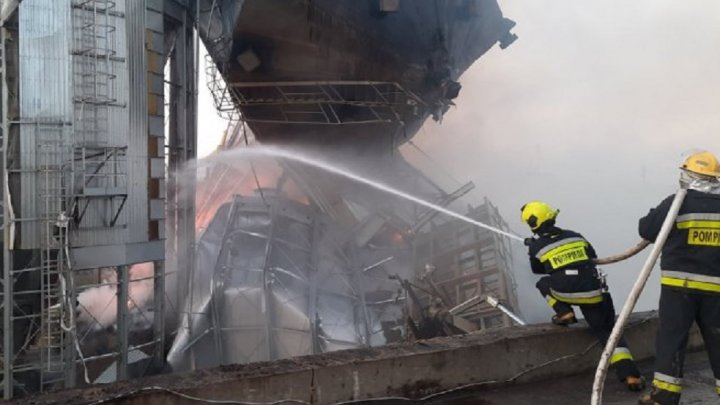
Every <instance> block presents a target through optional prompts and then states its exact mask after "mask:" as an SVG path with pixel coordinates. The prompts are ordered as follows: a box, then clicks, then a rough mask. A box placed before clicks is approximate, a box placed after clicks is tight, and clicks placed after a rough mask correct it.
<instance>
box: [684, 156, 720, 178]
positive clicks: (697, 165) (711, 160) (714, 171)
mask: <svg viewBox="0 0 720 405" xmlns="http://www.w3.org/2000/svg"><path fill="white" fill-rule="evenodd" d="M680 168H681V169H683V170H687V171H689V172H693V173H696V174H700V175H703V176H711V177H720V162H718V160H717V158H716V157H715V155H713V154H712V153H710V152H707V151H704V152H698V153H693V154H692V155H690V156H689V157H688V158H687V159H685V162H684V163H683V165H682V166H681V167H680Z"/></svg>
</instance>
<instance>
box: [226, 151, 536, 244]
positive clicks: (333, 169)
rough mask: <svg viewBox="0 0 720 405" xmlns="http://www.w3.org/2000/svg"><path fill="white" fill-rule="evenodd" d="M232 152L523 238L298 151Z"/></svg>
mask: <svg viewBox="0 0 720 405" xmlns="http://www.w3.org/2000/svg"><path fill="white" fill-rule="evenodd" d="M233 153H240V154H243V155H247V156H264V157H273V158H283V159H287V160H292V161H295V162H298V163H302V164H305V165H308V166H312V167H315V168H318V169H322V170H325V171H327V172H329V173H333V174H336V175H339V176H343V177H345V178H348V179H350V180H354V181H356V182H358V183H362V184H365V185H367V186H370V187H372V188H374V189H376V190H380V191H384V192H386V193H388V194H392V195H394V196H396V197H400V198H402V199H405V200H408V201H411V202H414V203H415V204H418V205H422V206H423V207H426V208H430V209H433V210H436V211H438V212H441V213H443V214H445V215H448V216H451V217H453V218H456V219H459V220H461V221H464V222H467V223H469V224H472V225H475V226H477V227H480V228H484V229H487V230H489V231H491V232H495V233H497V234H499V235H502V236H505V237H506V238H509V239H512V240H515V241H518V242H523V240H524V239H523V238H522V237H520V236H518V235H515V234H512V233H510V232H506V231H503V230H502V229H498V228H495V227H493V226H490V225H487V224H484V223H482V222H480V221H476V220H474V219H472V218H468V217H466V216H465V215H461V214H458V213H457V212H454V211H451V210H449V209H447V208H445V207H442V206H440V205H437V204H433V203H431V202H429V201H425V200H423V199H422V198H418V197H415V196H413V195H410V194H408V193H405V192H403V191H400V190H398V189H396V188H393V187H390V186H388V185H387V184H383V183H380V182H377V181H375V180H371V179H368V178H366V177H363V176H360V175H358V174H356V173H352V172H350V171H347V170H345V169H342V168H340V167H337V166H334V165H332V164H330V163H327V162H323V161H321V160H318V159H315V158H312V157H309V156H306V155H301V154H298V153H294V152H290V151H286V150H282V149H277V148H271V147H264V146H259V147H252V148H243V149H236V150H233ZM222 155H223V154H222V153H221V154H220V155H219V156H220V157H222Z"/></svg>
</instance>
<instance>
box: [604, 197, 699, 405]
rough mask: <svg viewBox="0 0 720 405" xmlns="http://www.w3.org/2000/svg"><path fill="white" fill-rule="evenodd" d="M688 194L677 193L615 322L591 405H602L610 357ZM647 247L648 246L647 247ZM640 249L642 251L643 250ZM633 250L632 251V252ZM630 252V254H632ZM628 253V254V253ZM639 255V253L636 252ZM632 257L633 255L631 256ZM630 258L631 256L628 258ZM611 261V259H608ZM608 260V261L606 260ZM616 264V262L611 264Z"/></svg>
mask: <svg viewBox="0 0 720 405" xmlns="http://www.w3.org/2000/svg"><path fill="white" fill-rule="evenodd" d="M686 194H687V189H686V188H680V189H679V190H678V191H677V193H676V194H675V198H674V199H673V202H672V205H671V206H670V209H669V210H668V214H667V216H666V217H665V221H664V222H663V224H662V227H661V228H660V233H659V234H658V236H657V238H656V239H655V244H654V245H653V248H652V250H651V251H650V255H649V256H648V258H647V260H645V264H644V266H643V268H642V270H641V271H640V275H639V276H638V278H637V280H636V281H635V285H633V288H632V290H630V295H629V296H628V298H627V301H626V302H625V305H624V306H623V308H622V311H620V316H618V319H617V321H616V322H615V326H614V327H613V330H612V333H611V334H610V337H609V338H608V341H607V344H606V345H605V349H604V350H603V352H602V355H601V356H600V363H599V364H598V367H597V370H595V381H594V382H593V389H592V398H591V401H590V403H591V405H600V404H601V403H602V392H603V387H604V385H605V377H606V376H607V371H608V366H609V364H610V357H611V355H612V352H613V350H615V347H616V346H617V344H618V341H619V340H620V336H622V332H623V329H624V328H625V323H626V322H627V320H628V317H629V316H630V313H631V312H632V310H633V308H635V304H636V303H637V300H638V298H640V293H641V292H642V290H643V288H644V287H645V283H647V280H648V278H649V277H650V273H651V272H652V269H653V267H654V266H655V262H656V261H657V259H658V257H659V256H660V252H661V251H662V248H663V245H665V241H666V240H667V237H668V235H669V234H670V230H671V229H672V225H673V222H674V221H675V218H677V215H678V212H679V211H680V206H681V205H682V202H683V200H684V199H685V195H686ZM641 244H642V242H641V243H639V244H638V245H636V246H635V247H634V248H633V249H635V248H638V247H639V246H640V245H641ZM645 246H647V245H645ZM643 248H644V246H643V247H642V248H640V249H639V250H638V252H639V251H640V250H642V249H643ZM633 249H631V250H630V251H632V250H633ZM630 251H628V252H630ZM626 253H627V252H626ZM635 253H637V252H635ZM620 256H622V255H618V256H615V257H620ZM630 256H632V255H630ZM628 257H629V256H628ZM608 259H610V258H608ZM604 260H607V259H604ZM618 261H619V260H618ZM609 263H614V262H609Z"/></svg>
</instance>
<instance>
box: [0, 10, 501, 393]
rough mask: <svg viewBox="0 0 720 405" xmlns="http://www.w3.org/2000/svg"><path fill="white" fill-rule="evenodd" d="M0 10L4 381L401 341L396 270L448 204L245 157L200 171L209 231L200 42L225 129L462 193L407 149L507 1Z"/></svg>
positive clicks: (427, 194) (371, 172) (39, 386)
mask: <svg viewBox="0 0 720 405" xmlns="http://www.w3.org/2000/svg"><path fill="white" fill-rule="evenodd" d="M0 25H1V26H2V28H1V32H0V47H1V48H2V49H1V50H2V52H1V53H0V55H1V57H2V70H1V72H2V81H1V82H0V85H1V86H2V100H1V101H2V111H1V112H2V142H3V148H2V154H3V160H2V161H3V167H2V170H3V176H2V178H3V184H4V187H3V200H2V208H3V226H4V234H3V269H4V270H3V278H2V284H3V290H2V293H3V304H4V306H3V324H2V335H3V341H2V349H3V352H2V372H3V374H2V375H3V386H2V389H3V394H4V396H5V397H6V398H10V397H12V396H14V395H17V394H24V393H29V392H35V391H45V390H50V389H56V388H63V387H64V388H68V387H74V386H77V385H83V384H89V383H93V382H107V381H112V380H116V379H117V380H120V379H125V378H128V377H131V376H142V375H146V374H148V373H152V372H155V371H158V370H161V369H163V368H165V365H166V359H167V361H168V362H169V363H170V365H171V366H172V367H173V368H174V369H192V368H197V367H203V366H208V365H213V364H224V363H229V362H242V361H254V360H260V359H276V358H281V357H286V356H292V355H296V354H301V353H316V352H322V351H326V350H331V349H336V348H345V347H357V346H365V345H369V344H380V343H383V342H385V341H389V340H392V339H395V338H397V331H398V328H401V327H402V325H400V324H398V322H397V319H402V317H403V306H404V304H403V303H402V299H401V298H402V297H400V296H399V295H398V294H397V290H398V289H399V286H398V285H397V282H396V281H394V280H391V279H389V278H388V276H389V275H395V276H399V277H407V278H410V277H412V274H413V268H414V266H415V263H414V260H413V255H412V249H411V246H412V236H413V235H415V234H417V233H418V232H420V231H421V230H422V229H423V228H424V227H425V226H427V224H428V223H429V222H430V221H431V219H432V217H433V216H434V213H432V212H430V211H428V210H424V209H421V208H419V207H417V206H414V205H412V204H408V203H407V202H405V201H402V200H399V199H396V198H388V197H387V196H386V195H384V194H383V193H381V192H379V191H377V190H373V189H371V188H366V187H359V186H358V185H357V184H355V183H353V182H351V181H349V180H347V179H342V178H339V177H337V176H335V175H332V174H329V173H324V172H322V171H319V170H316V169H312V168H307V167H302V166H301V165H297V164H293V163H291V162H285V161H278V162H276V163H275V165H276V167H275V168H274V169H268V170H269V172H270V173H272V174H271V175H269V176H267V178H262V175H261V176H258V173H259V172H263V173H268V171H267V170H265V171H263V170H259V168H256V167H252V168H251V169H250V170H247V169H238V168H237V167H232V165H230V167H227V165H225V166H226V167H216V168H212V170H213V171H214V170H221V171H223V173H224V174H223V176H220V177H226V178H228V177H231V176H233V174H234V173H237V171H238V170H241V171H242V174H243V175H244V176H248V177H246V178H247V180H246V181H239V182H238V185H237V186H238V187H239V189H238V190H233V189H229V188H227V187H226V185H223V184H222V183H220V184H221V187H220V188H213V187H214V186H208V187H209V188H208V189H207V190H202V187H201V190H200V191H201V193H200V194H202V192H207V193H208V195H212V196H213V198H210V199H205V200H203V199H202V197H203V196H202V195H200V196H199V197H200V199H199V200H198V201H199V202H198V204H200V206H201V207H203V208H202V209H201V210H199V211H198V213H197V214H198V218H199V219H200V223H201V224H202V225H201V227H200V229H199V231H200V232H198V234H199V238H197V239H196V224H195V220H196V213H195V207H196V200H195V198H194V195H195V182H194V177H195V173H194V172H193V173H192V175H191V176H189V177H187V178H182V177H180V176H179V173H183V171H182V170H181V167H183V166H184V164H185V163H186V162H188V161H190V160H192V159H194V157H195V152H194V151H195V144H196V133H195V132H196V129H195V128H196V120H197V117H196V114H197V113H196V102H197V100H196V94H197V89H196V88H195V83H196V81H195V78H196V77H197V76H196V75H197V73H198V70H199V69H198V66H197V55H198V49H199V47H198V42H197V41H198V40H199V38H201V39H202V40H203V42H204V43H205V44H206V45H207V48H208V50H209V56H210V58H211V60H212V64H211V68H210V70H209V72H210V73H211V74H212V76H213V77H214V78H215V80H214V81H212V82H211V86H212V87H213V89H214V97H215V100H216V102H217V104H218V107H219V109H220V110H221V111H224V112H227V113H229V114H232V113H235V112H236V113H237V114H235V115H234V117H236V118H238V117H240V121H239V123H238V124H237V125H235V126H234V128H235V129H234V130H233V131H230V132H229V133H228V138H227V141H226V145H228V146H229V145H234V144H237V143H239V142H240V141H242V142H244V143H247V142H248V139H247V134H248V132H247V131H245V129H246V126H247V127H248V128H249V129H250V130H252V133H254V136H255V137H256V138H257V140H258V141H259V142H264V143H278V144H283V145H292V146H293V147H300V146H302V147H303V148H305V149H307V150H309V151H311V152H312V153H313V154H315V155H321V156H325V157H327V158H329V159H330V160H334V161H338V160H342V161H346V163H347V167H348V168H349V169H351V170H354V171H356V172H358V173H361V174H363V175H365V176H367V177H370V178H383V179H384V180H385V181H386V182H387V183H388V184H390V185H392V186H394V187H396V188H398V189H400V190H404V191H411V192H412V193H413V194H415V195H418V196H420V197H422V198H425V199H428V200H431V201H434V202H439V203H442V204H448V203H450V202H452V201H453V200H455V199H457V198H458V197H460V196H462V195H463V194H464V193H466V192H467V191H468V189H469V186H467V187H462V188H460V189H459V190H456V191H454V192H446V191H444V190H442V189H441V188H439V187H437V186H436V185H435V184H433V183H432V182H430V181H429V180H428V179H426V178H425V177H424V176H422V174H420V173H419V172H418V171H417V170H416V169H414V168H413V167H412V166H410V165H408V164H407V163H406V162H405V161H404V160H402V159H401V158H399V156H398V154H397V147H398V146H399V145H401V144H402V143H404V142H405V141H406V140H408V139H410V138H411V137H412V136H413V135H414V134H415V132H416V131H417V130H418V129H419V128H420V126H421V125H422V123H423V122H424V121H425V120H426V119H427V118H428V117H433V118H435V119H440V118H441V117H442V114H443V113H444V112H445V111H446V110H447V108H448V107H449V106H450V105H452V99H453V98H454V97H455V96H456V95H457V94H458V91H460V84H459V83H458V80H459V77H460V75H461V74H462V72H464V71H465V69H467V68H468V67H469V66H470V64H471V63H473V62H474V61H475V60H476V59H477V58H479V57H480V56H482V55H483V54H484V53H485V52H486V51H487V50H488V49H490V48H491V47H492V46H493V45H494V44H496V43H498V42H499V43H500V46H501V47H505V46H508V45H509V44H510V43H511V42H512V41H513V40H514V38H515V37H514V36H513V35H512V34H511V33H510V31H509V30H510V29H511V28H512V26H513V25H514V23H513V22H512V21H510V20H507V19H505V18H504V17H503V16H502V14H501V12H500V10H499V8H498V6H497V4H496V2H495V1H494V0H480V1H461V0H458V1H449V2H440V1H436V0H413V1H412V2H411V1H398V0H395V1H385V0H379V1H368V2H356V1H330V0H319V1H306V0H245V1H231V0H220V1H216V0H213V1H210V0H199V1H195V2H192V1H188V0H141V1H129V0H115V1H109V0H60V1H58V0H23V1H14V0H7V1H3V2H2V3H1V4H0ZM220 79H222V80H220ZM166 83H169V85H167V86H166V85H165V84H166ZM164 106H167V107H166V108H164ZM238 114H239V115H238ZM128 123H129V125H128ZM166 131H167V135H166ZM213 173H216V172H213ZM188 179H189V180H188ZM186 180H188V181H186ZM211 180H212V179H211ZM211 183H212V182H211ZM256 190H257V195H254V193H255V191H256ZM222 193H225V197H227V198H220V197H219V195H221V194H222ZM236 194H237V195H240V196H236ZM196 242H197V250H196V249H195V244H196ZM150 292H152V294H150ZM109 308H112V309H109ZM368 308H373V310H369V309H368ZM176 328H177V334H176V335H175V336H174V337H173V336H172V331H175V330H176ZM239 342H243V344H242V345H241V346H238V345H239ZM251 343H252V344H254V345H255V346H253V347H255V348H254V349H253V348H252V347H250V346H251V345H250V344H251ZM168 351H169V354H168ZM166 355H167V358H166Z"/></svg>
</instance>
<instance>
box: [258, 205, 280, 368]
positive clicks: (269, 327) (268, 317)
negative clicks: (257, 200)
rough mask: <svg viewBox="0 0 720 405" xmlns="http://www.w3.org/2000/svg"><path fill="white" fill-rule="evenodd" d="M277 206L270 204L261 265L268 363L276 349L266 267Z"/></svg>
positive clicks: (275, 356) (270, 279)
mask: <svg viewBox="0 0 720 405" xmlns="http://www.w3.org/2000/svg"><path fill="white" fill-rule="evenodd" d="M278 204H279V202H278V201H274V202H273V203H271V204H270V211H269V213H268V214H269V217H270V228H269V229H268V234H267V244H266V245H265V258H264V259H263V264H262V272H263V273H262V285H263V302H264V305H265V339H266V341H267V353H268V361H273V360H276V359H277V348H276V347H275V339H274V333H275V317H274V314H273V313H274V312H275V310H274V308H273V298H274V296H273V292H272V277H271V274H270V272H271V269H270V267H269V266H268V265H269V261H270V255H271V254H272V248H273V238H274V237H275V232H276V229H275V227H276V224H277V222H278V220H277V213H278V207H277V205H278Z"/></svg>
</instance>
